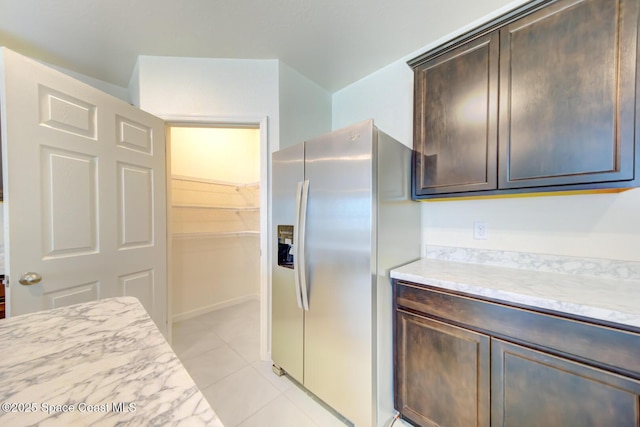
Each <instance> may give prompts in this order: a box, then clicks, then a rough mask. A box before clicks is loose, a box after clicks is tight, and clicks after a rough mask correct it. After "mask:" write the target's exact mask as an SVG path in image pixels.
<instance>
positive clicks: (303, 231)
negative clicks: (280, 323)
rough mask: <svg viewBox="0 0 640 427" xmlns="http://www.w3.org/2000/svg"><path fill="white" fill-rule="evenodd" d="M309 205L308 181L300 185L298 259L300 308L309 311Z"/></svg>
mask: <svg viewBox="0 0 640 427" xmlns="http://www.w3.org/2000/svg"><path fill="white" fill-rule="evenodd" d="M308 203H309V180H305V181H304V183H303V184H302V201H301V203H300V228H299V230H300V231H299V234H298V246H297V248H298V259H299V260H300V261H299V264H298V265H299V266H300V290H301V293H302V307H303V308H304V309H305V311H309V286H308V284H307V258H306V256H305V254H306V250H307V248H306V246H307V244H306V243H307V205H308Z"/></svg>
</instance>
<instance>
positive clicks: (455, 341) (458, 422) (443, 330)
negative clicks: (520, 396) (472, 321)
mask: <svg viewBox="0 0 640 427" xmlns="http://www.w3.org/2000/svg"><path fill="white" fill-rule="evenodd" d="M397 315H398V317H397V322H398V336H397V340H398V347H397V348H398V360H399V362H400V363H399V366H398V368H399V371H398V375H397V377H396V389H397V390H398V393H397V395H396V407H398V408H400V407H401V408H402V409H401V412H402V414H403V416H404V417H405V419H409V420H411V421H413V422H414V423H415V424H417V425H420V426H459V427H465V426H474V427H475V426H478V427H488V426H489V337H488V336H486V335H482V334H478V333H476V332H473V331H470V330H467V329H463V328H458V327H456V326H452V325H448V324H446V323H442V322H438V321H435V320H431V319H427V318H424V317H421V316H416V315H413V314H410V313H406V312H402V311H399V312H398V314H397Z"/></svg>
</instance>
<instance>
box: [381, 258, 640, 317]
mask: <svg viewBox="0 0 640 427" xmlns="http://www.w3.org/2000/svg"><path fill="white" fill-rule="evenodd" d="M391 277H392V278H394V279H401V280H406V281H410V282H414V283H419V284H425V285H430V286H435V287H440V288H443V289H449V290H454V291H459V292H464V293H467V294H471V295H476V296H481V297H486V298H491V299H493V300H499V301H504V302H507V303H509V302H511V303H517V304H523V305H527V306H531V307H537V308H542V309H547V310H552V311H556V312H561V313H568V314H573V315H578V316H583V317H588V318H592V319H598V320H604V321H607V322H613V323H618V324H621V325H627V326H633V327H640V281H637V280H625V279H612V278H603V277H592V276H582V275H571V274H564V273H556V272H545V271H535V270H525V269H518V268H509V267H502V266H494V265H486V264H474V263H466V262H455V261H449V260H441V259H432V258H423V259H421V260H418V261H415V262H413V263H410V264H407V265H405V266H402V267H399V268H396V269H393V270H392V271H391Z"/></svg>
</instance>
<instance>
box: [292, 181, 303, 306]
mask: <svg viewBox="0 0 640 427" xmlns="http://www.w3.org/2000/svg"><path fill="white" fill-rule="evenodd" d="M301 203H302V181H300V182H298V188H297V189H296V216H295V219H294V224H293V244H294V252H293V276H294V279H295V280H294V283H295V287H296V302H297V303H298V308H300V309H302V291H301V286H300V258H299V257H298V253H299V248H300V209H301Z"/></svg>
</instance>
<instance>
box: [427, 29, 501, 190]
mask: <svg viewBox="0 0 640 427" xmlns="http://www.w3.org/2000/svg"><path fill="white" fill-rule="evenodd" d="M415 99H416V108H415V134H416V144H417V147H416V151H417V153H418V154H417V157H416V159H415V167H416V169H415V170H416V174H417V175H416V178H417V180H418V183H417V185H416V192H417V194H419V195H428V194H441V193H453V192H459V191H478V190H493V189H496V188H497V177H496V165H497V155H496V150H497V147H498V145H497V143H498V132H497V117H498V34H497V33H491V34H487V35H485V36H482V37H479V38H477V39H475V40H473V41H471V42H469V43H467V44H465V45H463V46H460V47H458V48H457V49H453V50H451V51H449V52H447V53H445V54H444V55H442V56H438V57H436V58H433V59H431V60H429V61H427V62H425V63H424V64H422V65H420V66H419V67H418V68H416V70H415Z"/></svg>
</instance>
